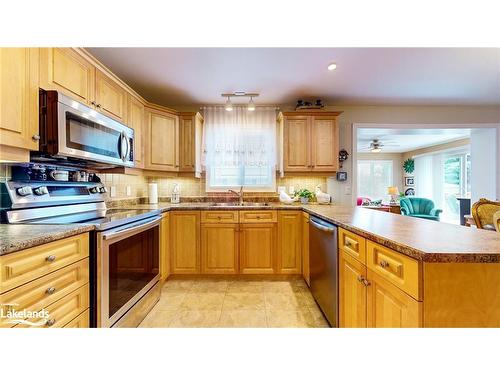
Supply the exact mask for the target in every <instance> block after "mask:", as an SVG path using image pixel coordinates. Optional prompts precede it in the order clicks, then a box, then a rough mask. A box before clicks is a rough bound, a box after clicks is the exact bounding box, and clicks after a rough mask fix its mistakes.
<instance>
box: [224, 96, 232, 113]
mask: <svg viewBox="0 0 500 375" xmlns="http://www.w3.org/2000/svg"><path fill="white" fill-rule="evenodd" d="M224 108H225V109H226V111H228V112H231V111H232V110H233V104H232V103H231V99H230V98H229V97H228V98H227V100H226V104H225V105H224Z"/></svg>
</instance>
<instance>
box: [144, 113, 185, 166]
mask: <svg viewBox="0 0 500 375" xmlns="http://www.w3.org/2000/svg"><path fill="white" fill-rule="evenodd" d="M146 117H147V126H146V128H147V131H146V133H147V135H146V142H145V145H147V146H145V147H144V151H145V168H146V169H153V170H161V171H168V172H177V171H178V170H179V148H178V139H179V119H178V117H177V116H176V115H173V114H170V113H167V112H160V111H157V110H148V111H147V116H146Z"/></svg>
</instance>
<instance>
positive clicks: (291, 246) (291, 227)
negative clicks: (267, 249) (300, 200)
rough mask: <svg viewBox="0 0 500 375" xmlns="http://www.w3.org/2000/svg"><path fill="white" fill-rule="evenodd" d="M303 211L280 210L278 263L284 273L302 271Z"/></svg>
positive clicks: (279, 271) (280, 271)
mask: <svg viewBox="0 0 500 375" xmlns="http://www.w3.org/2000/svg"><path fill="white" fill-rule="evenodd" d="M301 234H302V212H301V211H279V212H278V262H277V263H278V265H277V271H278V273H282V274H297V275H300V274H301V272H302V235H301Z"/></svg>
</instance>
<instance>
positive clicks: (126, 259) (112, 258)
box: [96, 216, 161, 327]
mask: <svg viewBox="0 0 500 375" xmlns="http://www.w3.org/2000/svg"><path fill="white" fill-rule="evenodd" d="M160 220H161V218H160V217H156V216H155V217H153V218H148V219H145V220H141V221H137V222H134V223H131V224H128V225H125V226H122V227H119V228H115V229H112V230H109V231H104V232H101V233H98V234H97V322H96V323H97V327H111V326H113V324H115V323H116V322H117V321H118V320H119V319H120V318H122V317H123V316H124V315H125V314H126V313H127V311H128V310H130V308H132V307H133V306H134V305H135V304H136V303H137V302H138V301H139V300H140V299H141V298H142V297H143V296H144V295H146V294H147V293H148V291H149V290H150V289H151V288H152V287H153V286H154V285H155V284H156V283H157V282H158V281H159V280H160V270H159V263H160V262H159V258H160Z"/></svg>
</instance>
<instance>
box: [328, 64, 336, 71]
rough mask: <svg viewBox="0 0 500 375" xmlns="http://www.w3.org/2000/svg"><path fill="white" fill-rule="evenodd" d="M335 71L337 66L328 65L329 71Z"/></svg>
mask: <svg viewBox="0 0 500 375" xmlns="http://www.w3.org/2000/svg"><path fill="white" fill-rule="evenodd" d="M335 69H337V64H335V63H331V64H330V65H328V70H335Z"/></svg>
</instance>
